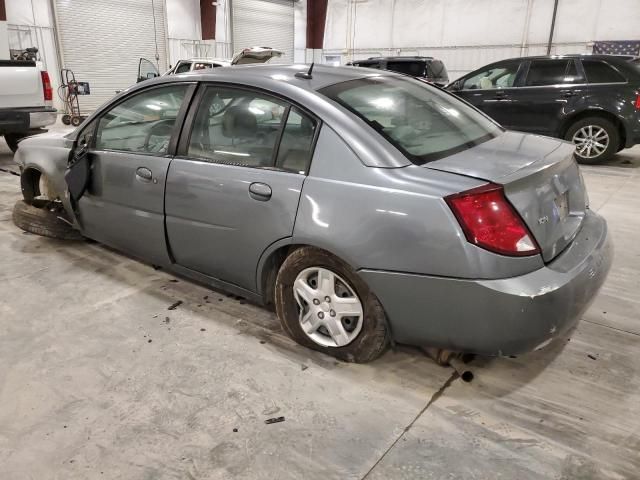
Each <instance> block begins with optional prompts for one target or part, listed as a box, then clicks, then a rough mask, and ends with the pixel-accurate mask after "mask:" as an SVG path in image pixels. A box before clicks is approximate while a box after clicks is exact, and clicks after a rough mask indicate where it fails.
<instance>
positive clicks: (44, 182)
mask: <svg viewBox="0 0 640 480" xmlns="http://www.w3.org/2000/svg"><path fill="white" fill-rule="evenodd" d="M20 187H21V188H22V197H23V198H24V201H25V202H27V203H28V204H29V205H31V204H33V201H34V199H36V198H38V197H44V198H46V199H48V200H59V199H60V196H59V195H58V193H57V192H56V190H55V188H54V186H53V185H52V184H51V182H50V181H49V177H47V175H46V174H45V173H42V172H41V171H40V170H38V169H37V168H33V167H29V168H27V169H25V170H23V171H22V173H21V174H20Z"/></svg>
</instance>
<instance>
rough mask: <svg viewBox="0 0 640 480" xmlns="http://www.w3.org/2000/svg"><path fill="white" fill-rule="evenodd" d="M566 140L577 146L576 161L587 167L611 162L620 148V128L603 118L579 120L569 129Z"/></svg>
mask: <svg viewBox="0 0 640 480" xmlns="http://www.w3.org/2000/svg"><path fill="white" fill-rule="evenodd" d="M564 138H565V140H568V141H570V142H573V143H575V144H576V159H577V160H578V162H580V163H584V164H587V165H594V164H597V163H601V162H605V161H607V160H609V159H610V158H611V157H612V156H613V155H614V154H615V153H616V152H617V151H618V150H619V146H620V132H619V131H618V128H617V127H616V125H614V123H613V122H611V121H609V120H607V119H606V118H602V117H587V118H583V119H582V120H578V121H577V122H575V123H574V124H573V125H571V127H569V130H567V134H566V135H565V137H564ZM603 147H604V149H603Z"/></svg>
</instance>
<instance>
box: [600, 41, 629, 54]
mask: <svg viewBox="0 0 640 480" xmlns="http://www.w3.org/2000/svg"><path fill="white" fill-rule="evenodd" d="M593 53H601V54H606V55H640V40H615V41H611V42H595V43H594V44H593Z"/></svg>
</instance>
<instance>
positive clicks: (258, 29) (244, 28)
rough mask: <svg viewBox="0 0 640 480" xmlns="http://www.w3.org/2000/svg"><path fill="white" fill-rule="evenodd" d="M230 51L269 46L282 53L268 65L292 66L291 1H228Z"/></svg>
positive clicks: (235, 51) (236, 51)
mask: <svg viewBox="0 0 640 480" xmlns="http://www.w3.org/2000/svg"><path fill="white" fill-rule="evenodd" d="M231 12H232V17H233V18H232V22H233V51H234V53H238V52H239V51H240V50H242V49H243V48H247V47H272V48H275V49H277V50H281V51H282V52H284V55H283V56H282V57H280V58H274V59H273V60H271V62H270V63H293V28H294V26H293V0H232V1H231Z"/></svg>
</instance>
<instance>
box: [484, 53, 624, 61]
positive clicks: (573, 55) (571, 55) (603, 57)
mask: <svg viewBox="0 0 640 480" xmlns="http://www.w3.org/2000/svg"><path fill="white" fill-rule="evenodd" d="M563 58H596V59H600V60H617V61H620V62H627V61H629V60H632V59H634V58H637V57H635V56H633V55H606V54H603V53H568V54H564V55H534V56H531V57H513V58H505V59H504V60H499V61H497V62H493V63H500V62H508V61H514V60H554V59H563Z"/></svg>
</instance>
